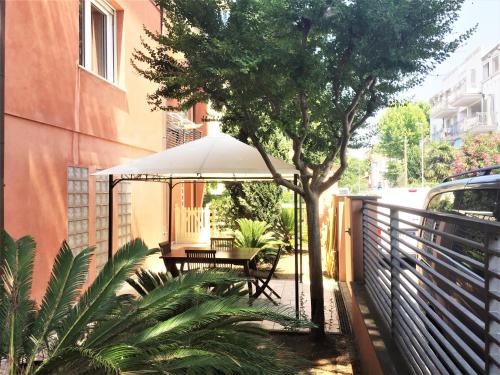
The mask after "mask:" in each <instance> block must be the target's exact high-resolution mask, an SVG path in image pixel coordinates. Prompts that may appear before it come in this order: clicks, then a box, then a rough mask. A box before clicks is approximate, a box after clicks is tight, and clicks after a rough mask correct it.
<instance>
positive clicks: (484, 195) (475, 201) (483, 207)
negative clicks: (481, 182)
mask: <svg viewBox="0 0 500 375" xmlns="http://www.w3.org/2000/svg"><path fill="white" fill-rule="evenodd" d="M498 192H499V190H497V189H473V190H465V191H464V194H463V196H462V202H461V204H460V213H462V214H463V215H466V216H470V217H475V218H477V219H482V220H491V221H499V220H498V219H499V218H498V216H499V215H498Z"/></svg>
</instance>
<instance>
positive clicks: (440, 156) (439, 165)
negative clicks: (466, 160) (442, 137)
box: [424, 142, 456, 184]
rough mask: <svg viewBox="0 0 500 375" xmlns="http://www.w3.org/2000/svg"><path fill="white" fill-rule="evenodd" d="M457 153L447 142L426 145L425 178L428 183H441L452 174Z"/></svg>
mask: <svg viewBox="0 0 500 375" xmlns="http://www.w3.org/2000/svg"><path fill="white" fill-rule="evenodd" d="M455 152H456V150H455V149H454V148H453V146H452V145H450V144H449V143H446V142H433V143H431V144H430V145H426V149H425V169H424V177H425V179H426V181H427V182H428V183H431V184H435V183H439V182H441V181H443V179H445V178H446V177H448V176H449V175H450V174H452V165H453V161H454V158H455Z"/></svg>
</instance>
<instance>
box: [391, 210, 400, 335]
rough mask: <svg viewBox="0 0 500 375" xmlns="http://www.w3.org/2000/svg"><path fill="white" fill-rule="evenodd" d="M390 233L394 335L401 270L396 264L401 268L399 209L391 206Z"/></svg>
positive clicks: (393, 332) (392, 332)
mask: <svg viewBox="0 0 500 375" xmlns="http://www.w3.org/2000/svg"><path fill="white" fill-rule="evenodd" d="M390 222H391V227H390V233H391V258H390V259H391V262H390V264H389V269H390V272H391V306H390V308H391V334H392V335H393V336H394V334H395V330H396V325H395V324H394V320H395V319H394V316H395V311H394V310H395V308H396V302H395V301H396V293H397V288H398V279H399V271H398V270H397V268H396V267H395V265H397V266H398V268H399V254H398V250H397V248H398V246H399V243H398V237H399V232H398V230H399V211H398V210H396V209H394V208H391V211H390Z"/></svg>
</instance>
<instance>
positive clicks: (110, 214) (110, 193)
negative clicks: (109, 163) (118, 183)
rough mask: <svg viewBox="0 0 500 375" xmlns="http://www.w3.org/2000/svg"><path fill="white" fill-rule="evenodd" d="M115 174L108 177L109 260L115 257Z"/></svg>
mask: <svg viewBox="0 0 500 375" xmlns="http://www.w3.org/2000/svg"><path fill="white" fill-rule="evenodd" d="M114 187H115V185H114V183H113V175H112V174H110V175H109V177H108V260H110V259H111V258H113V188H114Z"/></svg>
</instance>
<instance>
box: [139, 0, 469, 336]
mask: <svg viewBox="0 0 500 375" xmlns="http://www.w3.org/2000/svg"><path fill="white" fill-rule="evenodd" d="M156 1H157V3H158V5H159V6H160V7H161V8H162V9H163V10H164V11H165V14H166V17H165V22H164V28H163V33H162V34H160V33H156V32H152V31H150V30H146V34H147V36H148V38H149V40H144V41H143V44H142V48H141V49H137V50H136V51H135V53H134V60H133V63H134V64H135V66H136V69H137V70H138V72H139V73H140V74H141V75H143V76H144V77H146V78H148V79H150V80H151V81H154V82H156V83H157V84H158V89H157V90H156V91H154V92H153V93H151V94H150V95H149V101H150V103H151V104H152V105H153V106H154V107H155V108H160V109H166V110H179V109H186V108H189V107H191V106H193V105H194V104H195V103H197V102H208V101H210V102H211V103H212V105H213V106H214V108H215V109H216V110H219V111H222V113H223V117H222V122H223V124H224V126H225V127H227V128H231V127H233V128H237V129H239V131H240V134H241V135H242V136H244V137H247V138H250V139H251V141H252V143H253V144H254V145H255V146H256V147H257V149H258V150H259V151H260V153H261V155H262V157H263V159H264V161H265V162H266V164H267V166H268V168H269V170H270V172H271V173H272V174H273V178H274V180H275V181H276V182H277V183H279V184H281V185H283V186H286V187H288V188H289V189H291V190H294V191H295V192H298V193H299V194H301V195H303V197H304V201H305V204H306V210H307V220H308V247H309V272H310V279H311V284H310V290H311V314H312V320H313V322H315V323H316V324H317V326H318V329H317V330H316V331H315V335H316V334H317V333H319V334H320V335H318V336H321V333H322V332H324V330H323V328H324V308H323V307H324V304H323V281H322V280H323V279H322V269H321V241H320V233H319V228H320V223H319V196H320V195H321V193H322V192H324V191H325V190H326V189H327V188H329V187H330V186H331V185H332V184H333V183H335V182H336V181H338V180H339V178H340V177H341V175H342V173H343V172H344V170H345V168H346V167H347V147H348V145H349V143H350V142H351V141H352V139H353V137H355V136H356V135H358V134H359V130H360V129H361V128H362V127H363V126H364V125H365V122H366V120H367V119H368V118H369V117H371V116H372V115H373V114H374V113H376V112H377V111H378V110H379V109H381V108H384V107H386V106H387V105H388V104H389V103H391V102H392V101H394V100H397V99H398V95H399V94H400V93H402V92H404V91H405V90H407V89H408V88H410V87H413V86H415V85H417V84H419V83H420V82H422V80H423V78H424V77H425V76H426V75H427V74H428V73H429V72H431V71H432V70H433V68H434V67H435V66H436V64H438V63H440V62H441V61H443V60H444V59H446V58H447V57H448V56H449V54H450V53H451V52H453V51H454V50H455V49H456V48H457V47H458V46H459V45H460V43H461V42H462V41H464V40H465V39H467V38H468V37H469V35H470V34H471V33H472V31H473V30H469V31H467V32H466V33H465V34H463V35H459V36H458V37H457V38H455V39H451V40H450V38H449V35H450V33H451V31H452V27H453V23H454V21H455V20H456V19H457V17H458V14H459V11H460V9H461V7H462V3H463V1H464V0H401V1H394V0H377V1H375V0H156ZM168 99H175V100H173V101H172V100H168ZM272 134H281V135H284V136H286V137H287V138H288V139H289V140H290V143H291V144H292V154H293V156H292V158H291V159H292V162H293V164H294V165H295V167H296V168H297V170H298V172H299V175H300V176H299V177H300V185H295V184H294V183H292V182H291V181H289V180H286V179H284V178H283V176H281V175H280V174H279V173H277V171H276V170H275V169H274V167H273V165H272V163H271V162H270V159H269V157H268V155H267V153H266V150H265V148H264V146H263V144H262V143H263V141H265V140H266V139H268V138H269V136H270V135H272Z"/></svg>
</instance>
